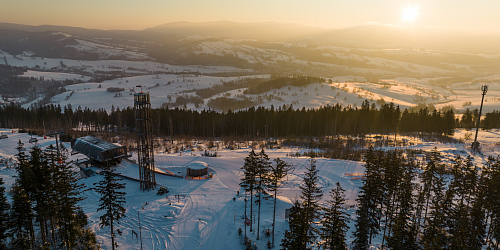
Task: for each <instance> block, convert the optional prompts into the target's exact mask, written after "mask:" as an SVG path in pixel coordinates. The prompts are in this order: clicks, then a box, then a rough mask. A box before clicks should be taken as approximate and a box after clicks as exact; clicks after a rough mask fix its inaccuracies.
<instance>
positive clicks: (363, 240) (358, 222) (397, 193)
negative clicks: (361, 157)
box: [352, 149, 500, 249]
mask: <svg viewBox="0 0 500 250" xmlns="http://www.w3.org/2000/svg"><path fill="white" fill-rule="evenodd" d="M423 163H424V164H423V165H421V164H420V163H419V160H417V157H416V156H415V155H412V154H411V153H410V154H405V153H403V152H402V151H388V152H384V151H376V150H373V149H370V150H369V151H368V152H367V154H366V180H364V181H363V186H362V188H361V191H360V195H359V197H358V202H359V209H358V210H357V212H356V215H357V216H356V219H355V232H354V241H353V246H352V249H367V248H368V247H369V246H370V245H371V244H372V243H371V240H372V238H373V237H374V236H376V235H379V237H380V236H381V239H382V242H381V245H380V246H377V247H380V248H386V249H482V247H487V248H488V249H498V244H499V242H500V241H499V240H500V238H499V237H500V234H497V233H496V232H497V231H498V230H499V224H498V223H499V222H500V219H499V218H500V213H499V210H498V209H497V207H498V202H499V200H498V198H499V197H497V196H498V187H497V186H498V183H499V179H498V178H500V160H499V159H498V158H496V159H495V158H491V157H490V158H489V159H488V162H487V164H486V165H485V166H483V167H482V171H479V168H478V167H477V166H476V165H474V164H473V162H472V158H471V157H470V156H468V157H462V156H456V158H455V159H454V160H453V162H452V163H450V164H445V163H444V162H443V161H442V159H441V156H440V153H439V152H438V151H436V150H434V151H431V152H428V153H426V154H425V157H424V162H423ZM379 239H380V238H379Z"/></svg>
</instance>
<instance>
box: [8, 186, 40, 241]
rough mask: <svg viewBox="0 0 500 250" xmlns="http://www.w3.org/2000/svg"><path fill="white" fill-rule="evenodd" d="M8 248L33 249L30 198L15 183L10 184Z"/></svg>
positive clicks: (33, 234) (32, 215) (32, 216)
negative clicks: (9, 234) (10, 203)
mask: <svg viewBox="0 0 500 250" xmlns="http://www.w3.org/2000/svg"><path fill="white" fill-rule="evenodd" d="M10 217H11V222H12V229H11V237H12V240H11V242H10V247H9V248H10V249H19V250H24V249H35V246H34V237H35V233H34V230H33V218H34V214H33V210H32V208H31V200H30V199H29V197H28V194H27V193H26V192H25V191H24V189H23V188H22V187H21V186H20V185H19V184H17V183H14V185H13V186H12V208H11V213H10Z"/></svg>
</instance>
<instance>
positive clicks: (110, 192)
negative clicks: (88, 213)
mask: <svg viewBox="0 0 500 250" xmlns="http://www.w3.org/2000/svg"><path fill="white" fill-rule="evenodd" d="M114 171H115V170H114V169H108V170H106V171H104V179H103V180H102V181H100V182H98V183H94V185H95V186H96V187H95V188H94V189H95V190H96V192H97V193H99V194H100V195H101V198H100V199H99V207H98V208H97V211H98V212H99V211H104V214H103V215H101V217H100V218H99V219H100V220H101V221H100V222H99V225H100V226H101V228H103V227H107V226H110V230H111V244H112V249H113V250H114V249H115V247H118V244H117V243H115V232H117V233H118V235H121V234H122V232H121V231H120V230H119V229H116V230H115V225H116V224H120V219H121V218H123V217H125V211H126V210H125V208H124V207H123V205H124V203H125V194H126V193H125V192H120V191H118V190H120V189H124V188H125V184H123V183H120V181H121V180H122V179H121V178H119V177H118V175H117V174H115V173H114Z"/></svg>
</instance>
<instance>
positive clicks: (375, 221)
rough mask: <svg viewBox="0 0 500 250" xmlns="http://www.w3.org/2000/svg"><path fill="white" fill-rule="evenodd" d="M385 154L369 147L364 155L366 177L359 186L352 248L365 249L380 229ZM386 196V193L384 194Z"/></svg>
mask: <svg viewBox="0 0 500 250" xmlns="http://www.w3.org/2000/svg"><path fill="white" fill-rule="evenodd" d="M383 158H385V154H384V152H382V151H375V150H374V149H373V147H370V148H369V149H368V151H367V153H366V155H365V169H366V179H364V180H363V186H361V188H360V192H359V195H358V198H357V199H356V200H357V201H358V210H357V211H356V215H357V216H356V219H355V231H354V241H353V249H359V250H361V249H366V248H367V247H368V246H369V244H371V238H372V237H373V236H374V235H376V234H378V232H379V230H380V218H381V214H382V209H381V204H383V203H384V190H385V189H384V183H383V182H382V180H383V179H384V178H385V177H384V176H383V174H384V171H383V168H382V165H383V164H384V161H382V160H381V159H383ZM386 196H387V195H386Z"/></svg>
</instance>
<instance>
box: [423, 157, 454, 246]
mask: <svg viewBox="0 0 500 250" xmlns="http://www.w3.org/2000/svg"><path fill="white" fill-rule="evenodd" d="M445 174H446V173H445V169H444V165H442V164H439V165H437V166H436V168H435V170H434V171H433V172H432V183H430V185H429V191H430V192H431V193H432V196H431V197H430V199H429V202H430V204H429V212H428V216H426V217H428V218H427V220H426V223H425V224H424V233H423V236H422V245H423V247H424V249H443V248H445V247H446V246H447V242H448V238H447V234H446V228H447V215H448V213H449V212H448V211H447V210H448V209H449V207H450V205H451V200H450V198H451V197H450V196H449V195H450V193H449V192H446V193H445V190H446V177H445Z"/></svg>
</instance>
